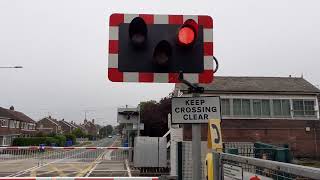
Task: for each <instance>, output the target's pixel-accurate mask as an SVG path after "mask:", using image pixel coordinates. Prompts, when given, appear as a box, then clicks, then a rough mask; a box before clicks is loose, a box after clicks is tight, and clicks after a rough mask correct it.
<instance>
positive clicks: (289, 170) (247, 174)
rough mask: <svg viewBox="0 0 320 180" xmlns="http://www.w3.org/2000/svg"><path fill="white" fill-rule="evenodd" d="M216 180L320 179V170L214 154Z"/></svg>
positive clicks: (225, 154)
mask: <svg viewBox="0 0 320 180" xmlns="http://www.w3.org/2000/svg"><path fill="white" fill-rule="evenodd" d="M213 159H214V169H215V173H214V174H215V176H216V178H215V179H239V180H240V179H244V180H247V179H248V180H249V179H252V178H255V177H256V178H258V179H261V180H271V179H277V180H291V179H292V180H293V179H303V180H305V179H317V180H319V179H320V169H318V168H312V167H307V166H300V165H295V164H289V163H282V162H277V161H270V160H264V159H258V158H252V157H245V156H239V155H233V154H227V153H217V152H213Z"/></svg>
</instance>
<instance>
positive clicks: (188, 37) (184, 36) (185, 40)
mask: <svg viewBox="0 0 320 180" xmlns="http://www.w3.org/2000/svg"><path fill="white" fill-rule="evenodd" d="M178 39H179V42H180V43H181V44H182V45H190V44H192V43H193V41H194V39H195V34H194V31H193V29H192V28H190V27H183V28H181V29H180V30H179V33H178Z"/></svg>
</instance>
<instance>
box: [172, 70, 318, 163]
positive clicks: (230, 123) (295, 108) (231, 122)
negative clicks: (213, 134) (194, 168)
mask: <svg viewBox="0 0 320 180" xmlns="http://www.w3.org/2000/svg"><path fill="white" fill-rule="evenodd" d="M201 86H202V87H204V94H203V96H220V98H221V114H222V123H221V126H222V137H223V141H224V142H257V141H260V142H264V143H270V144H275V145H279V144H287V145H289V148H290V150H291V152H293V155H294V156H295V157H320V120H319V94H320V90H319V89H318V88H316V87H315V86H313V85H312V84H311V83H309V82H308V81H307V80H305V79H304V78H296V77H223V76H220V77H215V80H214V83H212V84H201ZM187 89H188V87H187V86H186V85H184V84H176V86H175V91H174V95H175V96H182V97H188V96H191V95H190V94H188V91H187ZM183 127H184V128H183V139H184V140H186V141H188V140H191V138H192V129H191V125H184V126H183ZM201 137H202V140H203V141H206V140H207V124H203V125H202V135H201Z"/></svg>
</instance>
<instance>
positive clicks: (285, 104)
mask: <svg viewBox="0 0 320 180" xmlns="http://www.w3.org/2000/svg"><path fill="white" fill-rule="evenodd" d="M281 102H282V104H281V105H282V115H283V116H290V101H289V100H281Z"/></svg>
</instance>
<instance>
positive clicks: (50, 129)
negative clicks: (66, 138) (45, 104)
mask: <svg viewBox="0 0 320 180" xmlns="http://www.w3.org/2000/svg"><path fill="white" fill-rule="evenodd" d="M37 129H38V131H39V132H42V133H44V134H50V133H54V134H61V133H62V128H61V125H60V124H59V121H57V120H56V119H54V118H52V117H51V116H48V117H45V118H43V119H41V120H39V121H38V122H37Z"/></svg>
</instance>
